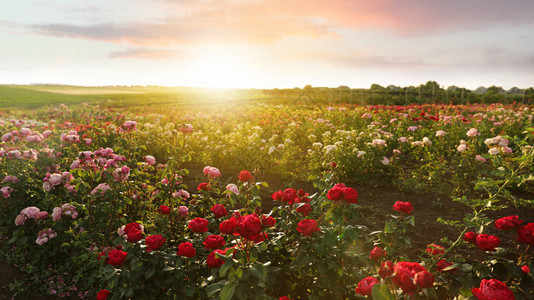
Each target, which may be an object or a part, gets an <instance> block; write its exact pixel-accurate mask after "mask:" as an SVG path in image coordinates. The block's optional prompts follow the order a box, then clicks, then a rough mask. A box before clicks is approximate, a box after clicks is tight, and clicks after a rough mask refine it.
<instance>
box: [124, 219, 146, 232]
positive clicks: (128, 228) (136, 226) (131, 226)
mask: <svg viewBox="0 0 534 300" xmlns="http://www.w3.org/2000/svg"><path fill="white" fill-rule="evenodd" d="M134 229H136V230H140V231H143V229H142V228H141V224H139V223H137V222H133V223H129V224H127V225H126V226H124V233H126V234H128V233H129V232H130V231H131V230H134Z"/></svg>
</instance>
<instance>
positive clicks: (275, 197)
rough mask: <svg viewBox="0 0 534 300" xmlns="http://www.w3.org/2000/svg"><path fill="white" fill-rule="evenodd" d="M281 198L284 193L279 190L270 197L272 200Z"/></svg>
mask: <svg viewBox="0 0 534 300" xmlns="http://www.w3.org/2000/svg"><path fill="white" fill-rule="evenodd" d="M283 197H284V193H283V192H282V190H279V191H278V192H274V193H273V195H272V196H271V198H272V199H273V200H282V198H283Z"/></svg>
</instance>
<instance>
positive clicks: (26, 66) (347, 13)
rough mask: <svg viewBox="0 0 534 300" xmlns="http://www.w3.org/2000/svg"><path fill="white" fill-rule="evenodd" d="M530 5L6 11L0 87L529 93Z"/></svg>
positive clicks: (461, 1)
mask: <svg viewBox="0 0 534 300" xmlns="http://www.w3.org/2000/svg"><path fill="white" fill-rule="evenodd" d="M532 13H534V2H533V1H529V0H518V1H500V0H488V1H471V0H468V1H466V0H453V1H415V0H409V1H394V0H377V1H337V0H334V1H318V0H285V1H278V0H275V1H273V0H269V1H267V0H252V1H245V0H221V1H219V0H217V1H215V0H198V1H194V0H183V1H171V0H152V1H149V0H128V1H126V0H117V1H105V0H94V1H79V0H69V1H51V0H18V1H6V2H5V3H4V4H3V5H2V10H0V40H1V41H2V47H0V54H1V55H2V65H1V66H0V84H12V83H14V84H30V83H58V84H73V85H88V86H92V85H165V86H195V87H216V88H221V87H223V88H233V87H236V88H275V87H278V88H292V87H303V86H305V85H308V84H310V85H312V86H330V87H337V86H340V85H347V86H350V87H354V88H367V87H369V86H370V85H371V84H373V83H378V84H381V85H384V86H387V85H390V84H393V85H399V86H409V85H419V84H421V83H425V82H427V81H429V80H434V81H437V82H438V83H439V84H441V85H443V86H450V85H457V86H461V87H466V88H471V89H474V88H476V87H478V86H490V85H497V86H502V87H504V88H506V89H509V88H511V87H513V86H517V87H519V88H526V87H530V86H534V72H533V70H534V18H532Z"/></svg>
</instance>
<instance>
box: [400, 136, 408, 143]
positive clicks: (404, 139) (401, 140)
mask: <svg viewBox="0 0 534 300" xmlns="http://www.w3.org/2000/svg"><path fill="white" fill-rule="evenodd" d="M397 141H399V143H406V142H407V141H408V139H407V138H406V137H404V136H401V137H400V138H398V139H397Z"/></svg>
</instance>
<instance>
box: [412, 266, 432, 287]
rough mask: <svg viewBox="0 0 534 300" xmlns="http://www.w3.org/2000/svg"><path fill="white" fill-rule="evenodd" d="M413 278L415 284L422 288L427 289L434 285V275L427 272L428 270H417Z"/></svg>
mask: <svg viewBox="0 0 534 300" xmlns="http://www.w3.org/2000/svg"><path fill="white" fill-rule="evenodd" d="M414 279H415V284H417V286H419V287H420V288H422V289H427V288H429V287H432V286H433V285H434V275H432V273H430V272H428V270H424V271H421V272H418V273H417V274H415V277H414Z"/></svg>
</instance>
